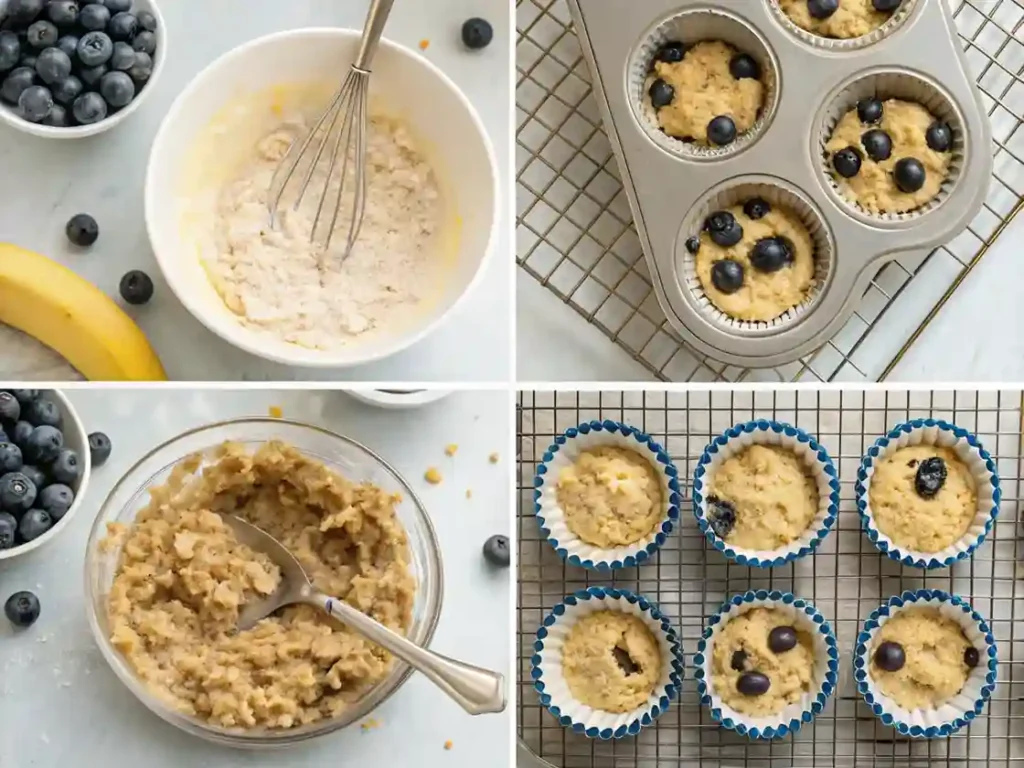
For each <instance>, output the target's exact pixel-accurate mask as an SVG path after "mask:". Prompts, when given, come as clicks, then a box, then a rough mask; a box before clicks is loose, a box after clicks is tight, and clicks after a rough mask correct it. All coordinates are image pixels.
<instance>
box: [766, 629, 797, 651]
mask: <svg viewBox="0 0 1024 768" xmlns="http://www.w3.org/2000/svg"><path fill="white" fill-rule="evenodd" d="M768 647H769V648H770V649H771V651H772V653H785V652H786V651H791V650H793V649H794V648H796V630H795V629H793V627H776V628H775V629H773V630H772V631H771V632H769V633H768Z"/></svg>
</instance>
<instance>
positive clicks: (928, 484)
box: [914, 456, 946, 499]
mask: <svg viewBox="0 0 1024 768" xmlns="http://www.w3.org/2000/svg"><path fill="white" fill-rule="evenodd" d="M945 483H946V462H944V461H943V460H942V459H940V458H939V457H938V456H933V457H932V458H930V459H925V460H924V461H922V462H921V465H920V466H919V467H918V468H917V475H916V476H915V477H914V490H916V491H917V495H918V496H920V497H921V498H922V499H931V498H934V497H935V494H937V493H938V492H939V491H941V490H942V486H943V485H945Z"/></svg>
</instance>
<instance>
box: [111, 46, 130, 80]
mask: <svg viewBox="0 0 1024 768" xmlns="http://www.w3.org/2000/svg"><path fill="white" fill-rule="evenodd" d="M134 64H135V49H134V48H132V46H131V43H126V42H123V41H120V40H119V41H118V42H116V43H114V52H113V53H112V54H111V56H110V68H111V69H117V70H120V71H121V72H127V71H128V70H129V69H131V68H132V66H133V65H134Z"/></svg>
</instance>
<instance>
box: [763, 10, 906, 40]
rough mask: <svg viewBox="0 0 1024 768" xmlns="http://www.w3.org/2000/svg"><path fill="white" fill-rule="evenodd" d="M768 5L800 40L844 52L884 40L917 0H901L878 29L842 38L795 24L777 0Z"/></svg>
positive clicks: (901, 22) (899, 23)
mask: <svg viewBox="0 0 1024 768" xmlns="http://www.w3.org/2000/svg"><path fill="white" fill-rule="evenodd" d="M768 7H769V8H770V9H771V11H772V15H773V16H774V17H775V20H776V21H777V22H778V23H779V26H781V27H782V28H783V29H785V30H786V31H787V32H789V33H790V34H791V35H793V36H794V37H796V38H797V39H799V40H802V41H803V42H805V43H807V44H808V45H810V46H813V47H815V48H820V49H823V50H827V51H833V52H845V51H859V50H861V49H863V48H867V47H869V46H872V45H877V44H878V43H880V42H882V41H883V40H885V39H886V38H887V37H889V35H891V34H892V33H893V32H895V31H896V30H898V29H899V28H900V27H902V26H903V25H904V24H905V23H906V22H907V20H908V19H909V18H910V17H911V16H912V15H913V13H914V10H915V9H916V8H917V0H903V3H902V5H900V7H899V8H897V9H896V10H895V11H893V14H892V16H890V17H889V19H888V20H887V21H886V22H885V23H884V24H882V26H880V27H878V29H873V30H871V31H870V32H868V33H867V34H866V35H861V36H860V37H850V38H844V39H839V38H834V37H823V36H821V35H818V34H815V33H814V32H811V31H809V30H806V29H804V28H803V27H799V26H797V25H796V24H794V23H793V20H792V19H791V18H789V16H787V15H786V12H785V11H783V10H782V6H781V5H779V0H768Z"/></svg>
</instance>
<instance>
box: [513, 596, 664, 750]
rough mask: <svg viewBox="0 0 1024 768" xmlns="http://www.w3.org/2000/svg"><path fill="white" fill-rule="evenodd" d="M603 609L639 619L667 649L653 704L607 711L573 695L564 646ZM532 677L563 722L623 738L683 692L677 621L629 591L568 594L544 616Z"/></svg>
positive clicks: (547, 704)
mask: <svg viewBox="0 0 1024 768" xmlns="http://www.w3.org/2000/svg"><path fill="white" fill-rule="evenodd" d="M597 611H617V612H621V613H628V614H631V615H633V616H637V617H639V618H640V619H642V620H643V622H644V623H645V624H646V625H647V627H648V628H649V629H650V630H651V634H653V635H654V637H655V638H657V639H658V643H659V645H660V647H661V659H662V672H661V679H660V680H659V681H658V685H657V687H656V688H655V689H654V691H653V692H652V693H651V696H650V697H649V698H648V700H647V702H646V703H645V704H644V705H643V706H641V707H638V708H637V709H634V710H633V711H632V712H625V713H619V714H617V713H613V712H604V711H602V710H597V709H594V708H593V707H590V706H588V705H586V704H584V703H582V702H581V701H579V700H578V699H576V698H575V697H574V696H573V695H572V693H571V692H570V690H569V686H568V684H567V683H566V681H565V677H564V676H563V675H562V647H563V645H564V644H565V640H566V638H567V637H568V636H569V632H570V631H571V629H572V627H573V625H574V624H575V623H576V622H577V621H579V620H580V619H581V618H583V617H584V616H587V615H588V614H591V613H594V612H597ZM530 676H531V678H532V679H533V687H534V688H535V689H536V690H537V693H538V694H539V695H540V701H541V704H543V705H544V706H545V707H546V708H547V710H548V711H549V712H550V713H551V714H552V715H554V716H555V718H556V719H557V720H558V722H559V723H560V724H561V725H563V726H564V727H566V728H569V729H571V730H572V731H574V732H576V733H580V734H583V735H585V736H588V737H590V738H592V739H621V738H622V737H624V736H635V735H636V734H638V733H639V732H640V730H641V729H642V728H645V727H647V726H648V725H650V724H651V723H653V722H654V721H655V720H657V719H658V717H660V716H661V715H662V714H663V713H664V712H665V710H666V709H668V707H669V705H670V704H671V702H672V701H673V700H674V699H675V698H676V697H677V696H678V695H679V690H680V688H681V686H682V683H683V652H682V649H681V647H680V644H679V638H678V636H677V635H676V632H675V630H674V629H673V628H672V624H671V622H670V621H669V620H668V618H667V617H666V616H665V615H664V614H663V613H662V612H661V611H660V610H658V607H657V605H655V604H654V603H652V602H651V601H649V600H647V599H646V598H644V597H642V596H640V595H637V594H634V593H633V592H629V591H628V590H624V589H611V588H607V587H590V588H589V589H585V590H580V591H579V592H574V593H573V594H571V595H568V596H566V598H565V599H564V600H563V601H562V602H561V603H559V604H558V605H556V606H555V607H554V608H553V609H552V611H551V613H549V614H548V615H547V616H546V617H545V618H544V623H543V624H542V625H541V627H540V629H538V630H537V640H536V642H534V644H533V655H532V657H531V659H530Z"/></svg>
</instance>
